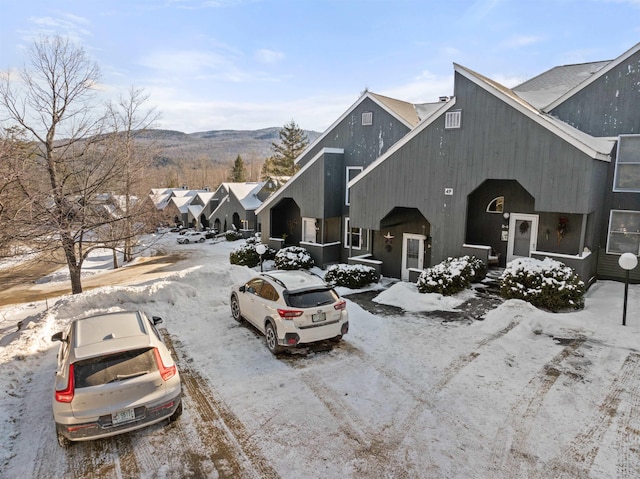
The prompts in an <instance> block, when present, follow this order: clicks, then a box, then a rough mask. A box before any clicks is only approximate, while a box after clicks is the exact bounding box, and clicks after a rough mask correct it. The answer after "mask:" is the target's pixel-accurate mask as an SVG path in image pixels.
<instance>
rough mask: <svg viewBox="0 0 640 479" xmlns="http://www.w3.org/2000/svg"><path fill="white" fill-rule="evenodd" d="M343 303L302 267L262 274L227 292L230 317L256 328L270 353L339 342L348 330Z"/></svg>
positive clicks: (347, 318) (347, 320)
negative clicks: (294, 269)
mask: <svg viewBox="0 0 640 479" xmlns="http://www.w3.org/2000/svg"><path fill="white" fill-rule="evenodd" d="M346 306H347V304H346V302H345V300H344V299H342V298H340V296H339V295H338V293H336V291H335V290H334V289H333V288H332V287H331V286H330V285H328V284H327V283H325V282H324V281H323V280H322V278H320V277H319V276H316V275H314V274H312V273H310V272H309V271H306V270H297V271H270V272H268V273H262V274H260V275H259V276H257V277H256V278H253V279H252V280H250V281H249V282H247V283H245V284H243V285H238V286H234V287H233V289H232V291H231V314H232V315H233V318H234V319H235V320H236V321H241V320H242V319H246V320H247V321H249V322H250V323H251V324H253V325H254V326H255V327H256V328H258V330H259V331H260V332H261V333H263V334H264V335H265V338H266V343H267V348H269V351H271V352H272V353H273V354H276V353H278V352H280V351H281V350H282V349H283V348H285V347H295V346H298V345H299V344H305V343H311V342H315V341H321V340H325V339H332V340H334V341H339V340H340V339H342V336H343V335H344V334H346V333H347V331H349V316H348V313H347V307H346Z"/></svg>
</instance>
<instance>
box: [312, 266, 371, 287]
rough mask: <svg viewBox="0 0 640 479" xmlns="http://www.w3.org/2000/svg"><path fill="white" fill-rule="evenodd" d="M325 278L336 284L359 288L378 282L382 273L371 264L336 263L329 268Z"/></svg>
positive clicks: (328, 281)
mask: <svg viewBox="0 0 640 479" xmlns="http://www.w3.org/2000/svg"><path fill="white" fill-rule="evenodd" d="M324 280H325V281H326V282H327V283H330V284H332V285H334V286H344V287H346V288H351V289H358V288H362V287H363V286H366V285H368V284H370V283H377V282H378V281H379V280H380V275H379V274H378V272H377V271H376V269H375V268H372V267H371V266H365V265H362V264H334V265H332V266H329V268H328V269H327V272H326V273H325V275H324Z"/></svg>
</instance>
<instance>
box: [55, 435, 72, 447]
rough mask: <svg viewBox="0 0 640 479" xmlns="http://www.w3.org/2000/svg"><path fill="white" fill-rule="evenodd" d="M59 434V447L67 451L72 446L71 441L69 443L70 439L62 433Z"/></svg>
mask: <svg viewBox="0 0 640 479" xmlns="http://www.w3.org/2000/svg"><path fill="white" fill-rule="evenodd" d="M57 434H58V445H59V446H60V447H63V448H65V449H67V448H68V447H69V446H71V441H69V439H67V438H66V437H64V436H63V435H62V433H60V432H58V433H57Z"/></svg>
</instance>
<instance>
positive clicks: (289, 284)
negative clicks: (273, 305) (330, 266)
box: [265, 270, 326, 290]
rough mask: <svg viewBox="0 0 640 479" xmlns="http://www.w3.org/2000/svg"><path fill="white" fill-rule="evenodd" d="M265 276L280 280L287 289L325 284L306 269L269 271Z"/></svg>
mask: <svg viewBox="0 0 640 479" xmlns="http://www.w3.org/2000/svg"><path fill="white" fill-rule="evenodd" d="M265 276H271V277H273V278H275V279H277V280H279V281H281V282H282V283H283V284H284V285H285V287H286V288H287V289H288V290H297V289H304V288H308V287H313V286H326V283H325V281H324V280H323V279H322V278H320V277H319V276H316V275H314V274H312V273H309V272H308V271H306V270H280V271H269V273H267V274H265Z"/></svg>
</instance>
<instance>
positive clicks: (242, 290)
mask: <svg viewBox="0 0 640 479" xmlns="http://www.w3.org/2000/svg"><path fill="white" fill-rule="evenodd" d="M246 290H247V287H246V286H245V285H244V284H243V285H242V286H240V287H239V288H238V291H240V292H241V293H244V292H245V291H246Z"/></svg>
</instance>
